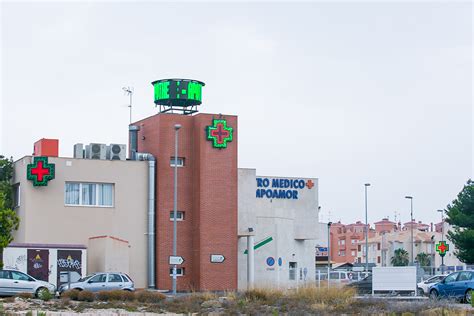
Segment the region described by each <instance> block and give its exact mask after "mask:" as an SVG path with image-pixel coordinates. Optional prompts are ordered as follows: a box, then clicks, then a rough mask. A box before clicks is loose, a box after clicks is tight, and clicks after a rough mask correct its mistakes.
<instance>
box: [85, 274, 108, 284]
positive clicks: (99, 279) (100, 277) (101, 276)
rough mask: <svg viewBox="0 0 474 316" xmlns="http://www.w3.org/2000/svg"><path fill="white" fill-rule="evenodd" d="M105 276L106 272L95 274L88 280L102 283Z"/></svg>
mask: <svg viewBox="0 0 474 316" xmlns="http://www.w3.org/2000/svg"><path fill="white" fill-rule="evenodd" d="M106 278H107V275H106V274H97V275H95V276H93V277H92V278H91V279H90V280H89V282H90V283H104V282H105V280H106Z"/></svg>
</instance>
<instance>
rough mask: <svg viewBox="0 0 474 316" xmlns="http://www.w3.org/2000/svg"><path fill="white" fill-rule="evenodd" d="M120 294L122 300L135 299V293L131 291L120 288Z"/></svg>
mask: <svg viewBox="0 0 474 316" xmlns="http://www.w3.org/2000/svg"><path fill="white" fill-rule="evenodd" d="M122 296H123V300H124V301H129V302H132V301H134V300H135V293H134V292H132V291H126V290H122Z"/></svg>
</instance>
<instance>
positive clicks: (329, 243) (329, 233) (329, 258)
mask: <svg viewBox="0 0 474 316" xmlns="http://www.w3.org/2000/svg"><path fill="white" fill-rule="evenodd" d="M331 224H332V222H328V288H329V280H330V275H331V274H330V272H331V237H330V236H331Z"/></svg>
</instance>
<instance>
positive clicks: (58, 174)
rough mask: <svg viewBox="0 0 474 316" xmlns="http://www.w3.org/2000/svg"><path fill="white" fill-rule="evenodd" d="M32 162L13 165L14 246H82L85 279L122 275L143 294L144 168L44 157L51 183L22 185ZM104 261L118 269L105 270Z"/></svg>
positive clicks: (143, 164) (122, 162)
mask: <svg viewBox="0 0 474 316" xmlns="http://www.w3.org/2000/svg"><path fill="white" fill-rule="evenodd" d="M33 159H34V157H31V156H26V157H24V158H22V159H20V160H18V161H16V162H15V164H14V168H15V169H14V179H13V184H14V185H15V202H16V204H17V206H16V208H15V210H16V211H17V212H18V215H19V216H20V219H21V223H20V227H19V229H18V231H16V232H15V234H14V243H16V244H32V243H34V244H35V245H39V244H45V245H48V244H56V245H57V244H61V245H65V246H67V245H70V244H75V245H84V246H86V247H87V257H88V258H87V263H88V264H87V266H88V269H87V273H92V272H96V271H94V270H96V269H97V270H101V269H121V270H122V271H121V272H125V273H128V274H129V275H130V276H131V278H132V279H133V280H134V281H135V286H136V287H137V288H145V287H146V286H147V210H148V205H147V204H148V195H147V193H148V163H147V162H146V161H127V160H98V159H74V158H58V157H48V163H49V164H54V168H55V172H54V173H55V177H54V179H52V180H50V181H48V182H47V185H44V186H33V182H32V181H30V180H28V179H27V166H28V165H29V164H32V163H33ZM45 247H46V246H45ZM109 248H110V249H109ZM38 251H39V250H38ZM109 255H110V256H115V257H114V260H112V261H113V262H118V263H120V264H118V265H111V264H109V263H108V262H110V260H107V256H109ZM118 257H120V258H118ZM50 261H51V260H50ZM49 264H52V265H55V264H58V265H59V264H62V265H68V264H69V262H66V261H63V262H59V260H58V262H57V263H56V262H49ZM127 269H128V271H123V270H127ZM50 271H51V270H50Z"/></svg>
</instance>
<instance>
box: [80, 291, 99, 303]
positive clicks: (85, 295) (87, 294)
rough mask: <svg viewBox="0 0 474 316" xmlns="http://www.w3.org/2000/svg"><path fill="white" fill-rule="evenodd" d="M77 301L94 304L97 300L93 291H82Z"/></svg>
mask: <svg viewBox="0 0 474 316" xmlns="http://www.w3.org/2000/svg"><path fill="white" fill-rule="evenodd" d="M77 299H78V300H79V301H85V302H93V301H94V299H95V295H94V293H92V292H91V291H80V292H79V296H78V297H77Z"/></svg>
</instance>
